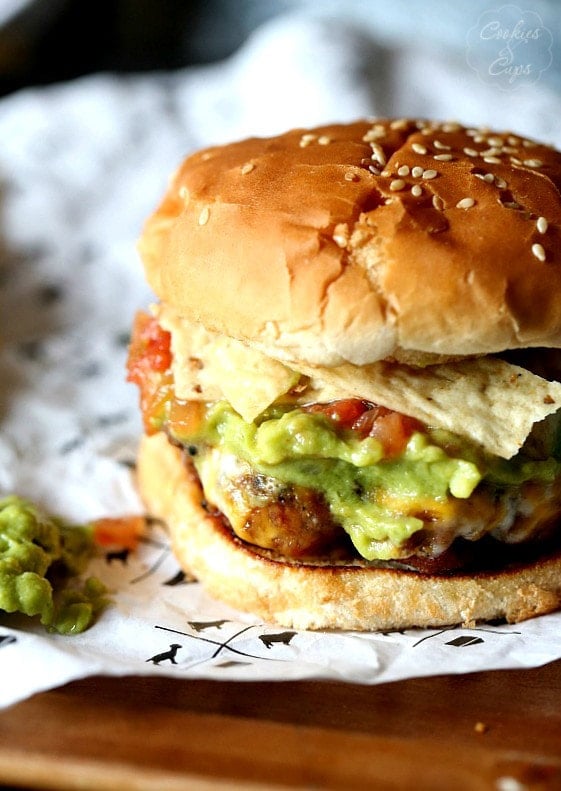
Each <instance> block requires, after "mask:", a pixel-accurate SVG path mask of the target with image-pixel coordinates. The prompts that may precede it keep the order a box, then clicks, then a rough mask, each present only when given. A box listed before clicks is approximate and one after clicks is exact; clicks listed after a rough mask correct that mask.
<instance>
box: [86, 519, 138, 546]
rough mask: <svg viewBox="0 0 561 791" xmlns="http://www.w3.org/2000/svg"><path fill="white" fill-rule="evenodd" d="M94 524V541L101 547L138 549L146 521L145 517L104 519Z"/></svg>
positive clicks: (97, 520)
mask: <svg viewBox="0 0 561 791" xmlns="http://www.w3.org/2000/svg"><path fill="white" fill-rule="evenodd" d="M92 524H93V531H94V541H95V542H96V544H98V545H99V546H100V547H119V548H123V549H136V545H137V544H138V539H139V538H140V536H141V535H142V534H143V532H144V529H145V526H146V520H145V518H144V517H143V516H120V517H103V518H101V519H96V520H95V521H94V522H93V523H92Z"/></svg>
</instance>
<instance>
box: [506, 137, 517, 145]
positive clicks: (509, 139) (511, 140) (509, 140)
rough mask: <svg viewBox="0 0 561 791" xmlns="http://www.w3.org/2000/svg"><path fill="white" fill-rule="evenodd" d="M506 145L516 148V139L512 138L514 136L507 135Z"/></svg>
mask: <svg viewBox="0 0 561 791" xmlns="http://www.w3.org/2000/svg"><path fill="white" fill-rule="evenodd" d="M507 143H508V144H509V146H517V145H518V138H517V137H514V135H509V136H508V137H507Z"/></svg>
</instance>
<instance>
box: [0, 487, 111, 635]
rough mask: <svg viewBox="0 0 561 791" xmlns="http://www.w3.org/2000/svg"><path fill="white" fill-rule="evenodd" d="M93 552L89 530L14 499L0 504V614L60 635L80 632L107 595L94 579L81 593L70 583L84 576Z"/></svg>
mask: <svg viewBox="0 0 561 791" xmlns="http://www.w3.org/2000/svg"><path fill="white" fill-rule="evenodd" d="M93 549H94V539H93V530H92V529H91V528H90V527H88V526H77V525H68V524H66V523H65V522H63V521H62V520H60V519H58V518H56V517H52V516H49V515H47V514H45V513H44V512H43V511H41V510H40V509H39V508H38V507H37V506H35V505H33V504H32V503H30V502H28V501H26V500H24V499H22V498H20V497H17V496H15V495H13V496H9V497H6V498H4V499H2V500H0V610H3V611H5V612H7V613H15V612H19V613H22V614H24V615H28V616H38V617H39V619H40V622H41V623H42V624H43V626H45V627H46V629H47V630H48V631H52V632H58V633H59V634H76V633H78V632H82V631H84V629H86V628H87V627H88V626H90V624H91V623H92V621H93V619H94V617H95V615H96V613H97V612H99V610H100V609H101V608H102V607H103V606H104V605H105V604H106V599H105V598H104V596H105V592H106V590H105V587H104V585H103V584H102V583H101V582H99V580H96V579H95V578H89V579H87V580H86V581H85V582H84V583H83V586H82V587H81V588H78V587H69V586H68V579H69V577H71V576H75V575H78V574H81V573H82V572H83V571H84V570H85V568H86V566H87V563H88V561H89V559H90V557H91V556H92V553H93Z"/></svg>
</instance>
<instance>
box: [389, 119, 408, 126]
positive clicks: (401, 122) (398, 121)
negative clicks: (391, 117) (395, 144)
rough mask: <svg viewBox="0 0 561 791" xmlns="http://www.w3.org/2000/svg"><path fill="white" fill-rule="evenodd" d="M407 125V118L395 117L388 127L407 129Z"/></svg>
mask: <svg viewBox="0 0 561 791" xmlns="http://www.w3.org/2000/svg"><path fill="white" fill-rule="evenodd" d="M408 126H409V121H408V120H407V118H397V119H396V120H395V121H392V122H391V124H390V129H407V127H408Z"/></svg>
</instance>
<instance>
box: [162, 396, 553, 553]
mask: <svg viewBox="0 0 561 791" xmlns="http://www.w3.org/2000/svg"><path fill="white" fill-rule="evenodd" d="M172 433H174V435H175V438H176V439H178V440H180V441H182V442H183V443H184V444H192V450H193V453H194V461H195V465H196V466H197V468H198V470H199V474H200V476H201V479H202V480H203V484H204V483H205V480H213V479H215V478H216V474H215V473H214V472H213V471H212V470H210V469H209V468H210V467H211V465H212V464H214V463H215V462H214V460H213V458H212V455H211V454H208V453H206V450H208V449H210V448H219V449H220V450H221V451H222V452H223V453H224V454H231V455H232V456H234V457H236V458H238V459H241V460H243V461H245V462H247V463H248V464H249V465H251V467H252V469H253V470H255V471H256V472H258V473H261V474H263V475H266V476H270V477H272V478H275V479H277V480H279V481H282V482H283V483H286V484H292V485H296V486H302V487H307V488H312V489H314V490H315V491H318V492H320V493H321V494H322V496H323V498H324V499H325V501H326V502H327V504H328V506H329V509H330V511H331V514H332V515H333V517H334V518H335V519H336V521H337V522H338V523H339V524H340V525H341V526H342V527H343V528H344V529H345V530H346V532H347V533H348V534H349V536H350V537H351V540H352V542H353V544H354V545H355V547H356V549H357V550H358V552H359V553H360V554H361V555H362V556H363V557H365V558H366V559H368V560H376V559H378V560H386V559H391V558H392V557H396V555H399V547H400V546H401V545H403V544H405V542H407V540H408V539H409V538H410V537H411V536H412V535H413V534H414V533H415V532H417V531H419V530H421V529H422V528H423V526H424V522H423V520H422V519H421V518H419V517H418V516H416V515H415V513H416V512H421V511H422V510H423V509H424V507H425V506H426V507H427V508H428V509H430V508H431V507H433V506H434V505H435V504H443V503H446V502H449V501H451V500H454V499H456V500H457V499H460V500H465V499H467V498H469V497H470V496H471V495H472V493H473V492H474V490H475V489H476V487H477V486H478V485H479V484H480V483H482V482H483V481H484V482H485V484H484V485H486V486H488V487H492V488H494V489H497V490H498V489H503V490H504V489H505V487H507V486H509V485H518V484H520V483H522V482H524V481H526V480H540V481H551V480H554V478H555V477H556V476H558V475H559V474H560V472H561V464H560V463H559V462H558V461H556V460H555V459H553V458H549V459H547V460H543V461H540V460H530V459H527V458H525V457H523V456H522V455H521V454H519V455H518V456H517V457H515V458H514V459H512V460H510V461H504V460H502V459H498V458H496V457H493V456H490V455H489V454H485V453H484V452H483V451H482V450H481V449H480V448H478V447H476V446H474V445H470V443H469V442H467V441H466V440H460V439H459V438H458V437H456V436H455V435H451V434H449V433H448V432H443V431H431V430H430V429H428V428H427V429H426V430H424V431H423V430H419V431H414V432H413V433H412V435H411V436H410V438H409V440H408V441H407V443H406V445H405V448H404V450H403V451H402V452H401V453H400V454H399V455H398V456H397V457H395V458H387V457H385V456H384V452H383V447H382V445H381V443H380V442H379V441H378V440H377V439H376V438H374V437H370V436H368V437H366V438H360V437H359V436H358V435H357V433H356V432H354V431H346V430H344V429H338V428H337V427H336V426H334V424H333V422H332V421H330V420H328V419H327V418H326V417H325V416H324V415H321V414H314V413H311V412H309V411H306V410H305V409H301V408H296V409H294V408H292V407H290V406H287V407H286V408H283V407H282V406H277V407H273V408H271V409H270V410H268V411H267V412H265V413H264V414H263V415H261V416H260V418H259V419H258V420H257V421H255V422H251V423H248V422H246V421H244V420H243V419H242V418H241V417H240V416H239V415H238V414H237V412H235V410H234V409H233V408H232V407H231V406H230V405H229V404H228V403H227V402H226V401H221V402H218V403H216V404H214V405H212V406H209V407H208V409H207V410H206V412H205V416H204V419H203V420H202V421H201V422H200V424H199V426H198V429H197V431H196V432H195V433H194V434H193V433H190V434H187V435H185V434H182V433H181V432H172Z"/></svg>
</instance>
